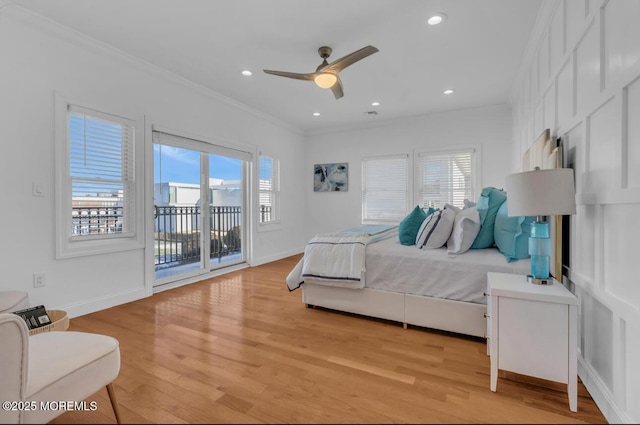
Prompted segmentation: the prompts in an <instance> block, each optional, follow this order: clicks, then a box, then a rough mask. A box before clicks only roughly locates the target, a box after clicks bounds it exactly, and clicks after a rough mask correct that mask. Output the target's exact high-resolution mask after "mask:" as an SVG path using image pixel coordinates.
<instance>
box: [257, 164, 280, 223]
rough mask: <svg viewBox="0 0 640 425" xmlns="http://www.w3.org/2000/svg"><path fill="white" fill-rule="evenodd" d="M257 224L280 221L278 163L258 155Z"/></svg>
mask: <svg viewBox="0 0 640 425" xmlns="http://www.w3.org/2000/svg"><path fill="white" fill-rule="evenodd" d="M258 176H259V180H258V197H259V210H258V216H259V223H261V224H267V223H277V222H279V221H280V161H279V160H277V159H273V158H271V157H268V156H262V155H260V157H259V160H258Z"/></svg>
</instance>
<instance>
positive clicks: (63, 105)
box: [54, 92, 144, 259]
mask: <svg viewBox="0 0 640 425" xmlns="http://www.w3.org/2000/svg"><path fill="white" fill-rule="evenodd" d="M70 108H74V109H76V111H77V110H81V111H84V112H86V113H87V115H91V112H94V113H95V114H96V115H95V117H96V118H104V117H113V118H114V119H115V121H117V122H129V123H131V124H132V126H133V131H132V135H133V137H132V140H131V143H132V144H133V146H132V147H131V154H132V155H133V160H132V170H131V180H132V181H131V185H130V189H129V195H128V198H130V199H125V203H126V205H127V206H128V207H129V209H130V210H131V211H128V212H126V219H127V231H126V233H115V234H109V235H102V234H101V235H98V234H95V235H86V236H74V235H72V231H71V228H72V215H71V208H72V198H73V196H72V187H71V183H72V177H71V175H70V174H71V168H70V167H71V166H70V140H69V137H70V134H69V120H70ZM54 113H55V177H56V179H55V186H56V196H55V215H56V226H55V229H56V258H58V259H61V258H73V257H79V256H87V255H96V254H101V253H108V252H117V251H127V250H132V249H141V248H144V222H143V212H144V163H143V160H144V155H143V153H144V150H143V149H144V116H143V115H142V114H136V113H131V112H125V113H123V111H121V110H120V109H119V108H113V107H108V106H104V105H98V106H96V105H91V104H89V103H88V102H82V101H76V100H71V99H68V98H66V97H65V96H63V95H61V94H60V93H57V92H56V93H55V112H54ZM125 196H126V195H125Z"/></svg>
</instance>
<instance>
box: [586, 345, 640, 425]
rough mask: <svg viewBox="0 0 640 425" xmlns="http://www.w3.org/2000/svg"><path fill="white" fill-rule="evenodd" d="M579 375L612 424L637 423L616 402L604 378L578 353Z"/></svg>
mask: <svg viewBox="0 0 640 425" xmlns="http://www.w3.org/2000/svg"><path fill="white" fill-rule="evenodd" d="M578 376H579V377H580V379H581V380H582V383H583V384H584V386H585V387H586V388H587V391H589V394H591V398H593V401H595V403H596V405H597V406H598V408H599V409H600V411H601V412H602V414H603V415H604V417H605V418H606V419H607V422H608V423H610V424H632V423H636V422H634V421H632V420H631V418H629V416H628V415H627V414H626V413H625V412H624V411H622V410H621V409H620V408H619V407H618V406H617V405H616V402H615V399H614V397H613V394H611V391H609V389H608V388H607V386H606V385H605V384H604V382H602V379H600V377H599V376H598V374H597V373H596V372H595V370H593V368H592V367H591V366H590V365H589V364H588V363H587V362H586V360H585V359H584V357H582V355H578Z"/></svg>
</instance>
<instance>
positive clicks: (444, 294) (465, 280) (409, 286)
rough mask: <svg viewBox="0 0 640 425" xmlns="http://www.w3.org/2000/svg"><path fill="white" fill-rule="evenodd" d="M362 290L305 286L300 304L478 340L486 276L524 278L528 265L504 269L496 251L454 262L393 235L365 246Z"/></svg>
mask: <svg viewBox="0 0 640 425" xmlns="http://www.w3.org/2000/svg"><path fill="white" fill-rule="evenodd" d="M365 267H366V272H365V276H366V278H365V282H366V283H365V288H364V289H349V288H341V287H335V286H324V285H318V284H313V283H304V284H303V285H302V286H301V288H302V291H303V293H302V301H303V302H304V303H305V304H307V305H308V306H320V307H325V308H330V309H334V310H340V311H345V312H349V313H356V314H362V315H366V316H371V317H378V318H381V319H388V320H393V321H397V322H401V323H403V325H404V326H405V327H406V326H407V325H416V326H424V327H429V328H434V329H439V330H444V331H450V332H456V333H461V334H466V335H473V336H478V337H482V336H484V335H485V333H486V320H485V318H484V313H485V312H486V297H485V296H484V291H485V290H486V282H487V280H486V279H487V272H488V271H501V272H505V273H522V274H526V273H528V272H529V270H530V263H529V260H528V259H526V260H519V261H515V262H511V263H508V262H507V260H506V259H505V257H504V256H503V255H502V254H501V253H500V252H499V251H498V250H497V249H496V248H487V249H472V250H469V251H467V252H465V253H464V254H461V255H458V256H456V257H453V258H452V257H449V256H448V255H447V250H446V247H443V248H439V249H431V250H420V249H417V248H416V246H415V245H414V246H406V245H401V244H400V242H399V240H398V237H397V235H394V236H392V237H390V238H388V239H384V240H381V241H379V242H375V243H371V244H369V245H367V248H366V254H365Z"/></svg>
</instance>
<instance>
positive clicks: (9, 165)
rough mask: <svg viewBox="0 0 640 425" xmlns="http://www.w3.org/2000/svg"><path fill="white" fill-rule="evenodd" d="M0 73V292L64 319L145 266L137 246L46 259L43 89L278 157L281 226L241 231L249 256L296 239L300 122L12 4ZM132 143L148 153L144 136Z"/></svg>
mask: <svg viewBox="0 0 640 425" xmlns="http://www.w3.org/2000/svg"><path fill="white" fill-rule="evenodd" d="M0 72H1V75H0V124H1V125H0V146H2V155H1V156H0V185H1V186H0V187H1V192H0V193H1V199H2V201H1V202H2V204H1V207H0V223H2V230H1V231H0V232H1V234H2V243H1V244H0V276H2V278H1V279H0V290H3V289H20V290H25V291H28V292H29V296H30V300H31V304H32V305H36V304H45V305H46V306H47V307H48V308H51V309H55V308H62V309H65V310H67V311H68V312H69V314H70V316H72V317H73V316H75V315H79V314H84V313H87V312H91V311H96V310H99V309H102V308H107V307H110V306H113V305H116V304H120V303H123V302H128V301H131V300H134V299H138V298H140V297H143V296H147V295H150V294H151V286H150V282H151V281H152V280H151V279H152V276H149V274H150V273H149V269H150V270H153V266H152V265H151V267H150V268H149V265H145V261H146V260H145V252H144V250H143V249H139V250H134V251H127V252H118V253H111V254H103V255H96V256H86V257H79V258H72V259H65V260H56V259H55V239H54V235H55V228H54V225H55V217H54V205H55V198H54V196H55V187H54V183H53V182H54V91H57V92H59V93H61V94H62V95H63V96H65V97H66V98H68V99H73V100H76V101H78V102H86V103H87V104H89V105H91V106H95V107H100V108H102V107H103V108H104V109H103V110H104V112H112V111H111V110H110V109H111V108H114V109H117V110H126V111H134V112H135V113H138V114H143V115H144V116H145V120H146V122H145V131H146V132H147V133H148V132H149V129H150V128H151V125H160V126H162V127H163V128H171V129H176V130H179V131H182V132H184V133H187V134H194V135H202V136H204V137H207V138H208V139H213V140H220V142H221V143H222V144H225V143H232V144H239V145H243V146H249V147H252V148H253V149H254V151H255V152H258V151H259V150H262V149H268V150H269V152H273V153H274V155H278V157H279V159H280V160H281V164H282V167H281V175H282V193H283V199H282V204H283V210H284V211H285V212H284V213H283V214H282V216H283V217H282V225H281V226H280V228H279V229H278V230H274V231H271V232H257V231H256V228H255V227H256V226H254V227H253V228H252V237H253V250H252V251H251V254H252V256H251V262H252V264H260V263H263V262H267V261H272V260H274V259H278V258H282V257H285V256H288V255H292V254H294V253H297V252H299V250H300V247H302V246H304V243H305V239H304V237H303V235H302V233H303V232H302V231H301V229H302V228H303V219H304V205H303V204H301V203H300V202H298V200H299V199H300V198H302V197H303V190H304V189H305V188H303V184H302V183H301V180H302V179H301V178H300V177H301V176H302V175H303V167H302V164H300V161H299V158H302V157H304V138H303V133H302V132H301V131H299V130H297V129H295V128H292V127H290V126H288V125H286V124H284V123H281V122H279V121H277V120H275V119H273V118H271V117H269V116H266V115H264V114H261V113H258V112H256V111H252V110H251V109H249V108H248V107H245V106H244V105H240V104H237V103H235V102H233V101H231V100H228V99H225V98H223V97H222V96H220V95H217V94H216V93H213V92H209V91H207V90H205V89H203V88H202V87H199V86H196V85H194V84H192V83H189V82H187V81H184V80H182V79H180V78H179V77H176V76H174V75H172V74H169V73H167V72H166V71H162V70H160V69H157V68H155V67H153V66H150V65H148V64H146V63H143V62H141V61H139V60H136V59H134V58H131V57H129V56H126V55H124V54H122V53H120V52H117V51H114V50H112V49H110V48H108V47H106V46H103V45H100V44H98V43H96V42H94V41H92V40H89V39H86V38H84V37H82V36H80V35H79V34H77V33H74V32H71V31H68V30H67V29H64V28H62V27H60V26H58V25H56V24H53V23H51V22H49V21H45V20H43V19H41V18H39V17H37V16H35V15H32V14H30V13H28V12H26V11H24V10H22V9H19V8H17V7H15V6H13V5H8V6H5V7H2V8H1V9H0ZM141 142H142V141H141ZM144 142H145V143H146V146H145V149H146V150H145V153H146V155H151V146H150V138H149V135H148V134H147V135H146V140H145V141H144ZM146 159H147V161H146V163H147V164H152V163H153V161H152V160H151V161H149V158H146ZM147 168H148V167H147ZM138 172H139V177H143V176H144V175H145V173H147V174H148V175H147V177H149V175H151V174H150V173H149V169H147V170H138ZM33 182H40V183H42V184H43V187H44V196H43V197H34V196H32V183H33ZM148 193H149V194H152V193H153V188H152V187H151V183H149V186H148ZM150 198H151V195H149V199H150ZM147 203H149V200H148V199H147ZM147 209H148V210H149V211H150V209H149V208H147ZM149 216H151V215H149ZM151 226H152V225H151ZM148 228H149V222H148V220H147V226H146V229H148ZM151 229H152V227H151ZM143 230H145V229H143ZM34 272H44V273H46V287H44V288H39V289H34V288H33V284H32V275H33V273H34Z"/></svg>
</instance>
